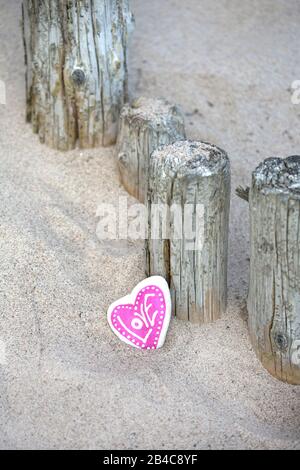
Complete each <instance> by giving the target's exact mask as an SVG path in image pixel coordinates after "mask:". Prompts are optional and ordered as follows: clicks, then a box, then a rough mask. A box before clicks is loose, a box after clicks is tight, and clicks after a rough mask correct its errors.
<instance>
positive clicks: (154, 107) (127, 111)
mask: <svg viewBox="0 0 300 470" xmlns="http://www.w3.org/2000/svg"><path fill="white" fill-rule="evenodd" d="M183 139H185V130H184V119H183V116H182V114H181V112H180V111H179V109H178V107H177V106H174V105H170V104H169V103H168V102H167V101H165V100H163V99H151V98H143V97H142V98H139V99H137V100H135V101H134V102H133V103H132V104H131V105H125V106H124V108H123V110H122V112H121V116H120V130H119V136H118V142H117V159H118V166H119V173H120V180H121V183H122V184H123V186H124V187H125V189H126V190H127V191H128V193H129V194H131V195H132V196H134V197H135V198H137V199H138V200H139V201H140V202H141V203H145V202H146V197H147V191H148V180H149V177H148V168H149V159H150V155H151V153H152V152H153V150H155V149H157V148H158V147H160V146H162V145H167V144H171V143H173V142H175V141H177V140H183Z"/></svg>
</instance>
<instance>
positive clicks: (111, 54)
mask: <svg viewBox="0 0 300 470" xmlns="http://www.w3.org/2000/svg"><path fill="white" fill-rule="evenodd" d="M132 22H133V20H132V15H131V13H130V11H129V3H128V0H60V1H58V0H48V1H40V0H24V1H23V32H24V47H25V62H26V97H27V112H26V115H27V120H28V121H29V122H31V123H32V127H33V130H34V131H35V132H37V133H38V134H39V137H40V140H41V142H45V143H46V144H47V145H49V146H51V147H54V148H57V149H61V150H67V149H72V148H74V147H75V145H76V142H77V140H78V141H79V146H80V147H82V148H85V147H94V146H98V145H109V144H112V143H114V142H115V141H116V137H117V129H118V119H119V113H120V109H121V108H122V106H123V104H124V102H126V100H127V41H128V33H129V31H130V29H131V26H132Z"/></svg>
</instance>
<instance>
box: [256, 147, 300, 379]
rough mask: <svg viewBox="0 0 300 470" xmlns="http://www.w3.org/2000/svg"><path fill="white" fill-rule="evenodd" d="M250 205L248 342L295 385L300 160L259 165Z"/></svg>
mask: <svg viewBox="0 0 300 470" xmlns="http://www.w3.org/2000/svg"><path fill="white" fill-rule="evenodd" d="M249 204H250V217H251V264H250V289H249V297H248V312H249V329H250V336H251V340H252V344H253V346H254V349H255V351H256V353H257V355H258V357H259V358H260V360H261V362H262V364H263V365H264V367H265V368H266V369H267V370H268V371H269V372H270V373H271V374H273V375H274V376H275V377H277V378H278V379H280V380H283V381H286V382H289V383H291V384H300V156H293V157H289V158H287V159H285V160H283V159H280V158H270V159H267V160H265V161H264V162H263V163H262V164H260V165H259V166H258V168H257V169H256V170H255V171H254V173H253V177H252V186H251V189H250V194H249Z"/></svg>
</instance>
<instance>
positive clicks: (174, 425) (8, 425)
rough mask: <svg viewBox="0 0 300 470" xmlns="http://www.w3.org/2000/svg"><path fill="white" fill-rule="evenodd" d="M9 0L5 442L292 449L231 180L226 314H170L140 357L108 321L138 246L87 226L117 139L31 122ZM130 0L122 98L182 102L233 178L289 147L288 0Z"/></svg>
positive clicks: (2, 307) (1, 75) (299, 72)
mask: <svg viewBox="0 0 300 470" xmlns="http://www.w3.org/2000/svg"><path fill="white" fill-rule="evenodd" d="M20 3H21V2H20V0H11V1H9V2H8V1H7V0H0V80H3V81H5V83H6V87H7V104H6V106H3V105H0V194H1V203H0V269H1V270H0V273H1V275H0V345H1V348H2V354H1V356H0V357H1V358H2V359H1V361H2V363H1V365H0V447H1V448H4V449H12V448H20V449H21V448H22V449H24V448H25V449H28V448H51V449H54V448H60V449H61V448H101V449H102V448H103V449H110V448H113V449H116V448H120V449H136V448H147V449H153V448H158V449H166V448H169V449H187V448H188V449H208V448H218V449H221V448H222V449H231V448H243V449H244V448H247V449H255V448H263V449H271V448H284V449H288V448H289V449H296V448H297V449H299V448H300V426H299V425H300V388H298V387H293V386H289V385H286V384H283V383H280V382H278V381H276V380H275V379H274V378H272V377H271V376H270V375H269V374H268V373H267V372H266V371H265V370H264V369H263V368H262V367H261V365H260V363H259V361H258V360H257V359H256V357H255V355H254V353H253V350H252V348H251V345H250V343H249V339H248V332H247V324H246V309H245V298H246V295H247V283H248V267H249V249H248V248H249V237H248V233H249V220H248V207H247V204H246V203H245V202H243V201H242V200H240V199H238V198H237V197H236V196H235V195H234V193H233V196H232V212H231V234H230V265H229V307H228V311H227V313H226V315H225V316H224V318H223V319H222V320H220V321H218V322H217V323H216V324H213V325H209V326H205V327H198V326H193V325H189V324H184V323H181V322H179V321H176V320H173V321H172V324H171V328H170V331H169V334H168V337H167V341H166V344H165V347H164V348H163V349H162V350H160V351H158V352H155V353H151V354H145V352H141V351H138V350H134V349H131V348H130V347H127V346H126V345H123V344H122V343H120V342H119V341H118V339H117V338H116V337H115V336H114V335H113V333H112V332H111V331H110V329H109V326H108V324H107V321H106V309H107V307H108V305H109V304H110V303H111V302H112V301H114V300H116V299H117V298H118V297H120V296H123V295H125V294H126V293H127V292H128V291H130V290H131V289H132V288H133V286H134V285H135V283H137V282H138V281H139V280H141V279H142V278H143V267H142V259H143V257H142V247H141V245H140V244H137V243H132V242H131V243H125V242H122V243H113V242H106V243H100V241H99V240H98V238H97V236H96V227H97V223H98V218H97V216H96V211H97V207H98V205H99V204H100V203H103V202H108V203H115V202H116V201H117V199H118V197H119V196H125V195H126V193H125V191H124V190H123V189H122V188H121V187H120V185H119V183H118V176H117V171H116V163H115V160H114V158H113V156H114V154H113V152H114V148H108V149H101V148H100V149H96V150H93V151H89V150H88V151H79V150H76V151H74V152H68V153H61V152H57V151H53V150H51V149H48V148H46V147H45V146H43V145H41V144H40V143H39V142H38V138H37V136H36V135H33V134H32V131H31V128H30V126H29V125H27V124H25V122H24V110H25V105H24V86H25V85H24V66H23V48H22V38H21V33H20V27H19V22H20ZM132 7H133V10H134V12H135V15H136V22H137V26H136V31H135V34H134V36H133V39H132V42H131V51H130V53H131V63H130V82H131V85H130V86H131V94H132V96H133V95H140V94H144V95H146V96H149V97H155V96H163V97H166V98H167V99H169V100H171V101H174V102H177V103H178V104H180V105H181V106H182V109H183V111H184V113H185V116H186V123H187V132H188V136H189V138H191V139H199V138H200V139H203V140H205V141H209V142H212V143H214V144H216V145H218V146H220V147H222V148H224V149H225V150H226V151H227V152H228V154H229V156H230V157H231V161H232V171H233V188H235V186H237V185H239V184H247V183H248V182H249V179H250V173H251V171H252V170H253V169H254V167H255V165H256V164H257V163H258V162H259V161H260V160H262V159H263V158H265V157H268V156H272V155H282V156H285V155H290V154H295V153H299V152H300V132H299V126H300V105H298V106H297V105H292V104H291V89H290V87H291V83H292V82H293V81H294V80H297V79H298V80H300V47H299V44H300V30H299V24H300V6H299V1H298V0H289V1H288V2H286V1H285V0H250V1H247V2H240V1H238V0H218V1H217V0H213V1H212V0H185V1H182V0H163V1H162V0H152V1H151V2H150V1H146V0H133V1H132ZM132 202H133V200H130V203H132ZM4 348H5V351H6V361H4V357H3V356H4V354H3V349H4Z"/></svg>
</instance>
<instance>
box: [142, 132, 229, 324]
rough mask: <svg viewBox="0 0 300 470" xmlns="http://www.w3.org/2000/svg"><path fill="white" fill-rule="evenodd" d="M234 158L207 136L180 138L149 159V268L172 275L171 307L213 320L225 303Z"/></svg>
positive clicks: (195, 319) (202, 320)
mask: <svg viewBox="0 0 300 470" xmlns="http://www.w3.org/2000/svg"><path fill="white" fill-rule="evenodd" d="M229 206H230V163H229V159H228V157H227V154H226V153H225V152H224V151H223V150H221V149H219V148H217V147H215V146H214V145H210V144H207V143H203V142H190V141H183V142H176V143H174V144H173V145H169V146H166V147H164V148H161V149H158V150H156V151H155V152H154V153H153V154H152V156H151V160H150V187H149V195H148V211H149V212H148V216H149V233H148V240H147V241H146V257H147V259H146V263H147V274H149V275H150V274H151V275H154V274H158V275H161V276H163V277H165V279H167V280H168V282H169V284H170V288H171V295H172V310H173V312H174V314H175V315H176V316H177V317H178V318H179V319H182V320H186V321H187V320H190V321H191V322H194V323H200V324H201V323H209V322H213V321H215V320H217V319H218V318H220V316H221V314H222V313H223V312H224V311H225V310H226V304H227V252H228V223H229Z"/></svg>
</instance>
